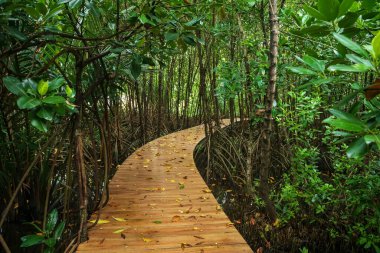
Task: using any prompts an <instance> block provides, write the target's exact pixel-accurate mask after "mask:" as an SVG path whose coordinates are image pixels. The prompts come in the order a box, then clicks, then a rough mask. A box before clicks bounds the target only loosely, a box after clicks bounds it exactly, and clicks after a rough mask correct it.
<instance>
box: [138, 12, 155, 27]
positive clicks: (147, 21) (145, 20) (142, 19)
mask: <svg viewBox="0 0 380 253" xmlns="http://www.w3.org/2000/svg"><path fill="white" fill-rule="evenodd" d="M139 20H140V22H141V23H142V24H151V25H156V24H155V23H154V22H153V21H151V20H150V19H148V17H147V16H146V15H145V14H141V15H140V17H139Z"/></svg>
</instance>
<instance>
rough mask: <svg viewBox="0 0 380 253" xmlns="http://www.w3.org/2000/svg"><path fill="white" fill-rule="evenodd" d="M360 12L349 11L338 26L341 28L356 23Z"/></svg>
mask: <svg viewBox="0 0 380 253" xmlns="http://www.w3.org/2000/svg"><path fill="white" fill-rule="evenodd" d="M359 16H360V14H359V13H356V12H349V13H347V15H346V16H344V18H343V19H342V20H340V21H339V22H338V26H339V27H341V28H348V27H350V26H352V25H354V24H355V22H356V20H358V18H359Z"/></svg>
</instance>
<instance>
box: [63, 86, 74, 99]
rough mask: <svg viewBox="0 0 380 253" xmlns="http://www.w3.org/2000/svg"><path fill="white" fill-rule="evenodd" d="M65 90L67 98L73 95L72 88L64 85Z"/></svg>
mask: <svg viewBox="0 0 380 253" xmlns="http://www.w3.org/2000/svg"><path fill="white" fill-rule="evenodd" d="M65 92H66V96H68V97H69V98H71V97H72V96H73V90H72V89H71V88H70V86H68V85H66V86H65Z"/></svg>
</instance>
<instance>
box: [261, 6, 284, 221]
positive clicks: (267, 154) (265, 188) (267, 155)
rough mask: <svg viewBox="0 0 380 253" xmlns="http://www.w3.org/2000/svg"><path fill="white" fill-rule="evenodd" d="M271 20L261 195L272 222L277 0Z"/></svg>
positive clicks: (273, 213)
mask: <svg viewBox="0 0 380 253" xmlns="http://www.w3.org/2000/svg"><path fill="white" fill-rule="evenodd" d="M269 18H270V28H271V32H270V44H269V46H270V48H269V61H270V66H269V84H268V88H267V92H266V98H265V106H266V108H265V109H266V110H265V113H264V124H263V135H262V144H261V147H262V149H261V150H262V153H261V166H260V193H261V197H262V198H263V200H264V202H265V207H266V212H267V215H268V217H269V219H270V220H271V222H274V221H275V220H276V216H277V215H276V210H275V208H274V204H273V202H272V201H271V200H270V199H269V185H268V178H269V171H270V168H271V165H272V161H271V151H272V150H271V148H272V143H271V137H272V128H273V118H272V108H273V103H274V101H275V94H276V81H277V57H278V40H279V28H278V27H279V25H278V16H277V0H270V1H269Z"/></svg>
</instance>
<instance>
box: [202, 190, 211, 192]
mask: <svg viewBox="0 0 380 253" xmlns="http://www.w3.org/2000/svg"><path fill="white" fill-rule="evenodd" d="M202 191H203V192H204V193H210V192H211V190H210V189H203V190H202Z"/></svg>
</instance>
